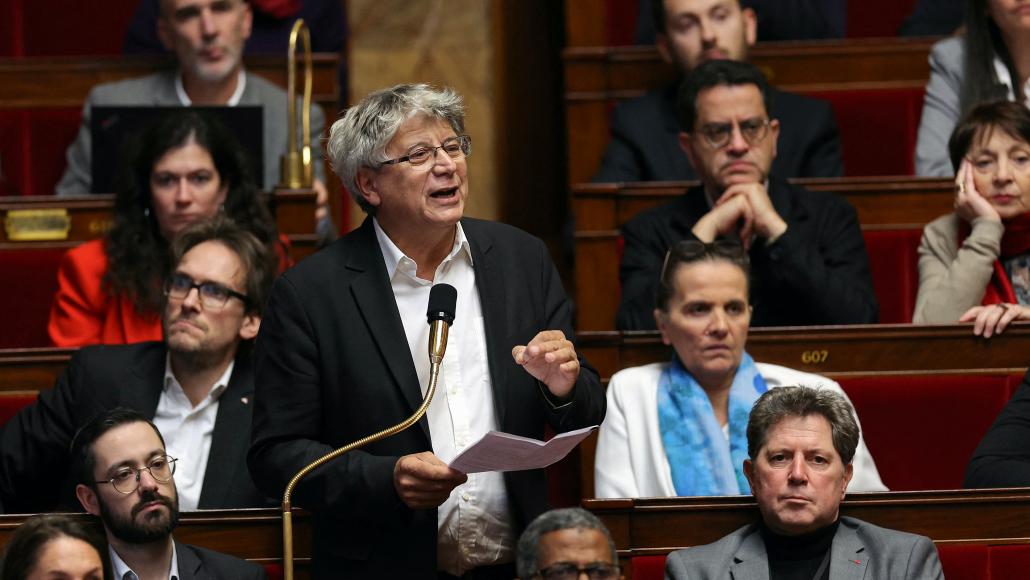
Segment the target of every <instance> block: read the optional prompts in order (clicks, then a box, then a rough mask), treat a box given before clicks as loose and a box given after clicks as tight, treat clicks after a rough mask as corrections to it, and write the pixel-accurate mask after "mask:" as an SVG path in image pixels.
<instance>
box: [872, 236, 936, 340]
mask: <svg viewBox="0 0 1030 580" xmlns="http://www.w3.org/2000/svg"><path fill="white" fill-rule="evenodd" d="M862 237H863V238H864V239H865V249H866V252H867V253H868V255H869V273H870V274H871V275H872V277H873V291H874V292H875V293H876V300H877V301H878V302H879V303H880V322H881V323H883V324H892V323H908V322H911V321H912V314H913V313H914V312H915V307H916V292H918V290H919V254H918V249H919V239H920V237H922V231H921V230H917V229H912V230H865V231H863V232H862Z"/></svg>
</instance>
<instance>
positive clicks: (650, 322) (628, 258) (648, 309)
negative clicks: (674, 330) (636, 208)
mask: <svg viewBox="0 0 1030 580" xmlns="http://www.w3.org/2000/svg"><path fill="white" fill-rule="evenodd" d="M664 229H665V228H663V227H661V224H660V223H659V222H658V220H657V219H655V216H654V215H653V214H652V213H650V212H649V213H647V214H643V215H641V216H639V217H638V218H637V219H633V220H630V221H629V222H627V223H626V224H625V225H624V226H623V228H622V239H623V251H622V259H621V261H620V262H619V283H620V285H621V291H622V296H621V298H620V300H619V312H618V314H617V315H616V319H615V328H617V329H619V330H655V329H656V328H657V325H656V324H655V320H654V314H653V313H654V306H655V293H656V292H657V291H658V276H659V274H660V273H661V270H662V262H663V261H664V260H665V253H666V252H667V251H668V249H669V246H671V245H672V244H674V243H676V242H677V241H679V240H678V239H671V238H670V237H668V236H666V235H664ZM682 234H683V237H682V238H680V239H697V238H696V236H694V234H693V233H691V232H690V231H689V230H685V231H684V232H682Z"/></svg>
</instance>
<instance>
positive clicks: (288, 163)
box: [279, 18, 314, 189]
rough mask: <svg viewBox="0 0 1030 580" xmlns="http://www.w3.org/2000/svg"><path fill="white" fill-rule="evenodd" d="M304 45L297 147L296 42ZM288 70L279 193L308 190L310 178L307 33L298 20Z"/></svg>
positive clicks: (305, 26)
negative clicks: (284, 143)
mask: <svg viewBox="0 0 1030 580" xmlns="http://www.w3.org/2000/svg"><path fill="white" fill-rule="evenodd" d="M298 37H299V38H300V40H301V41H302V42H303V43H304V104H303V106H302V107H301V132H302V133H303V134H302V135H301V141H302V143H303V144H302V146H301V147H300V148H298V147H297V39H298ZM287 60H288V61H289V63H288V68H287V77H286V117H287V119H286V127H287V138H286V146H287V149H286V154H285V155H283V157H282V181H281V182H280V183H279V187H281V188H283V189H301V188H308V187H311V184H312V183H313V182H314V174H313V173H312V166H311V83H312V77H313V76H314V75H313V73H312V64H311V33H310V32H309V31H308V27H307V25H306V24H304V20H303V19H301V18H298V19H297V21H296V22H294V23H293V29H292V30H291V31H290V47H289V51H288V53H287Z"/></svg>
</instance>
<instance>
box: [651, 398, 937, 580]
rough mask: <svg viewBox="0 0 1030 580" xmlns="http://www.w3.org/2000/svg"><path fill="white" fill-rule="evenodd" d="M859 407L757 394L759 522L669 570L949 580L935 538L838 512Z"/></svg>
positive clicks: (748, 469)
mask: <svg viewBox="0 0 1030 580" xmlns="http://www.w3.org/2000/svg"><path fill="white" fill-rule="evenodd" d="M858 435H859V429H858V423H857V422H856V421H855V416H854V414H853V412H852V409H851V405H850V404H848V402H847V400H846V399H844V397H842V396H841V395H839V394H837V393H834V392H832V391H827V390H825V389H822V390H815V389H809V388H805V387H781V388H778V389H772V390H769V391H767V392H766V393H765V394H764V395H762V396H761V397H759V399H758V401H756V402H755V406H754V408H753V409H752V410H751V416H750V418H749V419H748V425H747V447H748V449H747V451H748V457H749V459H745V460H744V474H745V475H746V476H747V479H748V482H749V483H750V484H751V492H752V493H753V494H754V496H755V500H756V501H757V502H758V510H759V512H761V516H762V517H761V520H760V521H759V522H758V523H756V524H751V525H747V526H744V527H743V528H740V529H739V530H737V531H735V532H733V533H732V534H730V535H728V536H726V537H724V538H722V539H720V540H719V541H717V542H714V543H712V544H708V545H706V546H698V547H695V548H689V549H687V550H680V551H677V552H673V553H672V554H670V555H669V558H668V560H667V561H666V566H665V577H666V578H671V579H673V580H680V579H684V580H685V579H687V578H690V579H691V580H705V579H709V578H711V579H714V578H726V577H729V576H732V578H734V579H735V580H838V579H843V578H877V579H881V578H904V579H906V580H923V579H928V580H934V579H938V578H939V579H943V578H944V574H943V573H942V572H941V563H940V560H939V559H938V557H937V550H936V548H934V545H933V542H931V541H930V539H929V538H926V537H924V536H917V535H914V534H908V533H905V532H898V531H894V530H888V529H885V528H881V527H879V526H874V525H872V524H869V523H866V522H863V521H861V520H856V519H854V518H849V517H841V516H840V502H841V501H842V500H843V499H844V494H845V493H846V491H847V487H848V482H850V481H851V475H852V465H851V460H852V459H853V458H854V456H855V448H856V446H857V445H858Z"/></svg>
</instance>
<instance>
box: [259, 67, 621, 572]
mask: <svg viewBox="0 0 1030 580" xmlns="http://www.w3.org/2000/svg"><path fill="white" fill-rule="evenodd" d="M328 152H329V156H330V159H331V161H332V165H333V169H334V170H335V171H336V173H337V174H338V175H339V176H340V178H341V179H342V180H343V183H344V185H346V186H347V189H348V190H349V191H350V192H351V194H352V195H353V196H354V198H355V200H356V201H357V203H358V204H359V205H360V206H361V207H362V208H363V209H364V210H365V212H366V213H367V214H368V215H369V217H368V218H367V219H366V220H365V222H364V223H363V224H362V226H361V227H360V228H358V229H357V230H355V231H354V232H352V233H350V234H349V235H347V236H345V237H344V238H342V239H341V240H339V241H338V242H336V243H335V244H333V245H332V246H330V247H329V248H327V249H326V250H323V251H322V252H319V253H318V254H316V255H314V256H312V257H310V258H308V259H306V260H304V261H303V262H302V263H300V264H299V265H297V266H296V267H294V268H293V269H291V270H289V271H288V272H286V274H284V275H283V276H282V277H280V278H279V279H278V280H277V281H276V283H275V286H274V288H273V291H272V295H271V298H270V300H269V303H268V308H267V310H266V315H265V319H264V321H263V323H262V328H261V333H260V335H259V337H258V342H257V347H256V354H255V362H256V377H257V385H256V393H255V414H254V431H253V441H252V446H251V450H250V455H249V464H250V468H251V472H252V474H253V475H254V478H255V481H256V482H257V483H258V485H259V486H260V487H262V489H263V490H264V491H266V492H267V493H272V494H280V495H281V494H282V492H283V489H284V488H285V486H286V483H287V481H288V480H289V479H290V477H291V476H292V475H293V474H294V473H296V472H297V471H298V470H300V469H301V468H302V467H303V466H304V465H306V464H308V463H309V462H311V461H313V460H315V459H316V458H318V457H320V456H321V455H323V454H325V453H326V452H328V451H330V450H331V449H333V448H337V447H341V446H343V445H345V444H347V443H349V442H351V441H354V440H357V439H359V438H362V437H364V436H366V435H369V434H372V433H375V432H377V431H379V430H381V429H384V428H386V427H388V426H391V425H393V424H395V423H398V422H400V421H401V420H403V419H404V418H406V417H408V416H409V415H411V413H412V412H413V411H414V410H415V409H416V408H417V407H418V406H419V405H420V403H421V400H422V397H423V393H424V392H425V389H426V388H427V386H428V375H429V355H428V350H427V344H428V340H429V327H428V326H427V324H426V319H425V312H426V305H427V302H428V297H429V291H430V289H431V288H432V286H433V285H434V284H441V283H446V284H450V285H452V286H454V287H455V288H456V289H457V295H458V299H457V306H456V311H455V321H454V324H453V326H452V327H451V329H450V342H449V344H448V346H447V356H446V358H445V359H444V361H443V366H442V370H441V373H440V384H439V388H438V390H437V393H436V397H435V398H434V399H433V402H432V405H430V407H429V411H428V413H427V415H426V417H425V418H423V419H422V420H421V421H420V422H419V424H418V425H416V426H413V427H412V428H410V429H408V430H406V431H404V432H403V433H400V434H399V435H397V436H395V437H392V438H388V439H385V440H383V441H380V442H377V443H374V444H371V445H369V446H367V447H365V448H363V449H359V450H357V451H354V452H352V453H349V454H347V455H344V456H342V457H340V458H339V459H337V460H335V461H333V462H331V463H329V464H327V465H325V466H323V467H322V468H320V469H317V470H315V471H314V472H312V474H311V475H310V476H309V477H308V478H307V479H304V480H302V481H301V483H300V484H299V485H298V487H297V488H296V490H295V494H294V498H295V499H296V503H297V504H298V505H300V506H302V507H304V508H307V509H309V510H311V511H312V517H313V519H314V533H313V536H314V539H313V562H312V572H313V575H314V577H316V578H330V577H331V578H455V577H457V578H475V579H486V578H491V579H492V578H512V577H514V575H515V574H514V572H515V568H514V565H513V562H514V547H515V541H516V539H517V538H518V535H519V533H520V532H521V530H522V528H524V527H525V525H526V524H527V523H528V522H529V521H530V520H532V519H533V518H534V517H535V516H537V515H539V514H540V513H542V512H543V511H544V510H545V509H546V507H547V506H546V498H545V486H544V473H543V471H541V470H533V471H519V472H507V473H497V472H491V473H479V474H472V475H469V476H467V477H466V476H465V475H464V474H462V473H460V472H457V471H455V470H452V469H450V468H449V467H447V463H448V462H449V461H451V460H452V459H453V458H454V457H455V456H456V455H457V454H458V453H460V452H461V451H462V450H464V449H465V448H466V447H468V446H470V445H471V444H473V443H475V442H476V441H477V440H478V439H479V438H480V437H481V436H482V435H484V434H485V433H487V432H489V431H491V430H494V429H496V430H500V431H505V432H508V433H514V434H517V435H522V436H527V437H534V438H538V439H539V438H542V437H543V436H544V425H545V424H550V426H551V427H552V429H553V430H554V431H557V432H564V431H569V430H572V429H577V428H580V427H585V426H589V425H594V424H597V423H600V422H601V420H602V419H603V418H604V404H605V403H604V394H603V392H602V390H601V386H600V381H599V380H598V375H597V372H596V371H595V370H594V369H593V368H591V367H590V366H589V365H588V364H586V362H585V361H583V360H582V359H580V358H579V356H578V355H577V354H576V351H575V348H574V346H573V344H572V342H570V341H569V340H568V337H571V336H572V325H571V311H570V304H569V301H568V299H567V297H566V295H565V292H564V291H563V289H562V286H561V282H560V280H559V278H558V275H557V272H556V271H555V269H554V266H553V264H552V263H551V260H550V258H549V256H548V253H547V249H546V248H545V246H544V244H543V243H542V242H541V241H540V240H538V239H536V238H534V237H532V236H530V235H528V234H526V233H524V232H522V231H520V230H517V229H515V228H512V227H509V226H505V225H503V224H498V223H492V222H485V221H480V220H474V219H467V218H463V217H462V213H463V210H464V207H465V202H466V200H467V197H468V193H469V191H468V166H467V157H468V155H469V154H470V153H471V140H470V138H469V137H468V136H467V135H465V133H464V105H463V103H462V99H461V97H460V96H459V95H457V94H456V93H455V92H453V91H451V90H449V89H444V90H438V89H435V88H432V87H429V86H426V85H398V86H396V87H393V88H389V89H384V90H380V91H377V92H374V93H372V94H370V95H368V96H367V97H366V98H365V99H364V100H363V101H362V102H360V103H358V104H357V105H356V106H354V107H353V108H351V109H350V110H348V111H347V113H346V115H345V116H344V117H343V118H341V119H340V120H338V121H337V122H336V123H335V124H334V125H333V127H332V131H331V135H330V138H329V143H328ZM519 367H522V368H519ZM401 554H403V556H401Z"/></svg>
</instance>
